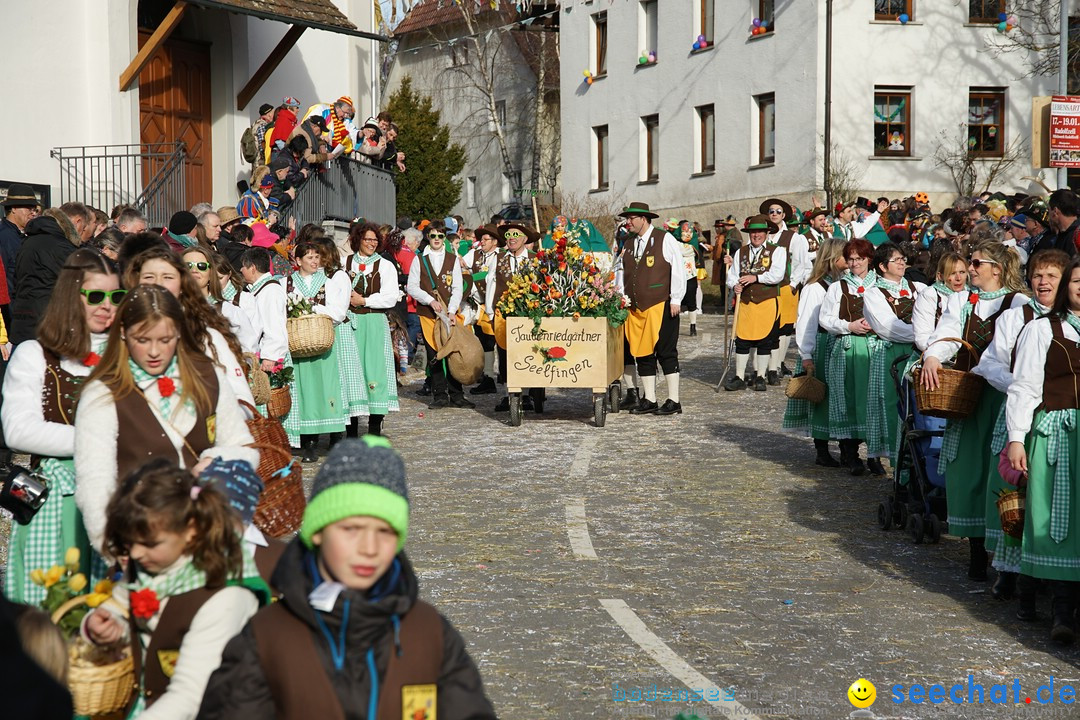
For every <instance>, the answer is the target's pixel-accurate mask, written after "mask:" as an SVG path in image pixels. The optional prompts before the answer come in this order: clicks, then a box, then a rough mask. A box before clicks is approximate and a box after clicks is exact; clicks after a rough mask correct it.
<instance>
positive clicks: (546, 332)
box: [498, 232, 628, 427]
mask: <svg viewBox="0 0 1080 720" xmlns="http://www.w3.org/2000/svg"><path fill="white" fill-rule="evenodd" d="M552 240H553V241H554V247H552V248H549V249H546V250H541V251H539V252H538V253H536V255H535V256H534V257H533V258H531V259H530V261H529V263H528V264H527V265H526V266H525V267H524V268H523V269H522V271H521V272H519V273H518V274H517V275H515V276H514V277H513V278H511V280H510V282H509V283H508V285H507V289H506V292H505V293H504V294H503V296H502V297H501V298H500V299H499V303H498V309H499V311H500V312H501V313H502V315H503V316H504V317H505V318H506V356H507V368H506V378H507V382H506V386H507V391H508V392H509V395H510V398H509V399H510V424H511V425H513V426H518V425H520V424H521V420H522V396H521V393H522V391H523V390H528V389H538V388H539V389H546V388H589V389H591V390H592V393H593V418H594V420H595V421H596V425H597V427H603V426H604V423H605V421H606V419H607V412H608V409H609V408H610V409H611V410H612V411H614V412H618V408H619V402H620V400H621V388H620V387H619V386H618V385H613V383H614V381H615V380H617V379H618V378H619V376H620V375H622V370H623V329H622V324H623V322H625V320H626V316H627V313H628V311H627V305H628V302H627V299H626V297H625V296H624V295H623V294H622V293H620V292H619V291H618V290H617V289H616V287H615V276H614V274H613V273H612V272H611V271H610V270H604V269H601V266H600V264H599V263H598V260H599V257H598V256H596V255H594V254H593V253H588V252H585V251H584V250H582V248H581V247H580V246H579V245H577V244H574V243H570V244H569V245H568V238H567V237H566V236H565V235H563V234H562V233H561V232H556V233H553V235H552ZM537 402H538V404H539V403H542V402H543V401H542V400H539V401H537ZM541 408H542V405H539V406H538V407H537V410H540V409H541Z"/></svg>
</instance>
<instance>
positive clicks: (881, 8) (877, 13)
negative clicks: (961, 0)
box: [874, 0, 996, 20]
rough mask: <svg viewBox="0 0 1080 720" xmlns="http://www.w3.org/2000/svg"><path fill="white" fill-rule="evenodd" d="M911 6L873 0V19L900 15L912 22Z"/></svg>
mask: <svg viewBox="0 0 1080 720" xmlns="http://www.w3.org/2000/svg"><path fill="white" fill-rule="evenodd" d="M912 4H913V3H912V0H874V19H875V20H895V19H896V18H898V17H900V16H901V15H907V16H908V18H909V19H911V20H914V19H915V14H914V9H915V8H914V7H912ZM995 17H996V15H995Z"/></svg>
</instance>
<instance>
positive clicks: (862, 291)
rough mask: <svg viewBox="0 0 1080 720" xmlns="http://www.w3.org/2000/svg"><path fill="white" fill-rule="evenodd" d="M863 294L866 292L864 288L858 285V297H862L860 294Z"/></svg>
mask: <svg viewBox="0 0 1080 720" xmlns="http://www.w3.org/2000/svg"><path fill="white" fill-rule="evenodd" d="M864 292H866V288H864V287H862V286H861V285H860V286H859V294H860V295H862V294H863V293H864Z"/></svg>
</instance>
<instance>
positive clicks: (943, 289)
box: [933, 281, 956, 297]
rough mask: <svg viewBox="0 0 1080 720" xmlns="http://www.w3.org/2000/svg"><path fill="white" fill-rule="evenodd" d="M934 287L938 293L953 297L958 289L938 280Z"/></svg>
mask: <svg viewBox="0 0 1080 720" xmlns="http://www.w3.org/2000/svg"><path fill="white" fill-rule="evenodd" d="M933 288H934V289H935V290H937V291H938V295H944V296H945V297H952V296H953V295H955V294H956V291H955V290H953V289H952V288H951V287H949V286H948V285H946V284H945V283H943V282H940V281H939V282H936V283H934V285H933Z"/></svg>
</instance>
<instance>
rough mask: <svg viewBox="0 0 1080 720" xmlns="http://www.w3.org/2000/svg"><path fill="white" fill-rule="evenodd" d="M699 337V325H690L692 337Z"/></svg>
mask: <svg viewBox="0 0 1080 720" xmlns="http://www.w3.org/2000/svg"><path fill="white" fill-rule="evenodd" d="M695 336H697V325H695V324H694V323H690V337H695Z"/></svg>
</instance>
